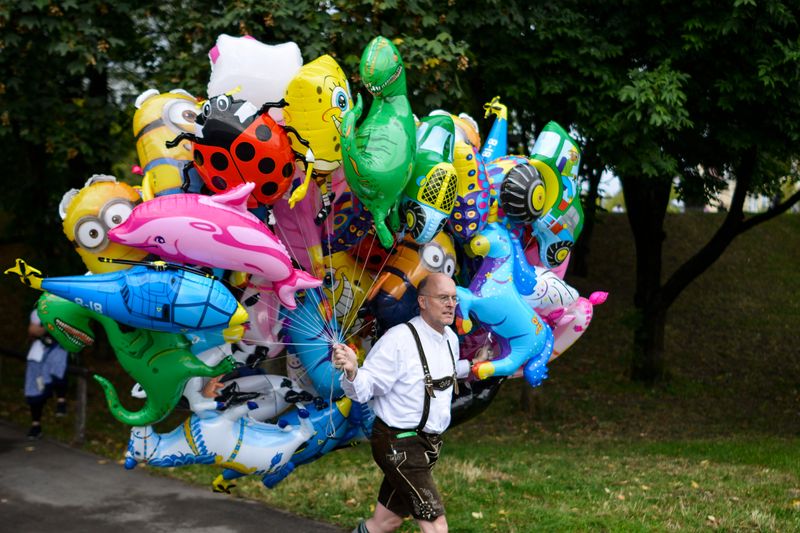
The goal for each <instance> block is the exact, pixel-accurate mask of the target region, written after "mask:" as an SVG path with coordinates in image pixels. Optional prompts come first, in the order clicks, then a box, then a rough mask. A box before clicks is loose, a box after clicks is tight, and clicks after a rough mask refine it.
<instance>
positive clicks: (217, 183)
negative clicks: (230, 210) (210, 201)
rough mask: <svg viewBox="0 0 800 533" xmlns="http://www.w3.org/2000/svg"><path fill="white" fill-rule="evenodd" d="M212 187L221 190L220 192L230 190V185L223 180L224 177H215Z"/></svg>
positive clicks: (212, 180) (212, 179)
mask: <svg viewBox="0 0 800 533" xmlns="http://www.w3.org/2000/svg"><path fill="white" fill-rule="evenodd" d="M211 185H213V186H214V187H216V188H217V189H219V190H220V191H224V190H225V189H227V188H228V183H227V182H226V181H225V180H224V179H222V176H214V177H213V178H211Z"/></svg>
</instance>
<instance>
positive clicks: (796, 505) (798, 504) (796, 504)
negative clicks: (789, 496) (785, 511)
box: [792, 500, 800, 511]
mask: <svg viewBox="0 0 800 533" xmlns="http://www.w3.org/2000/svg"><path fill="white" fill-rule="evenodd" d="M792 509H796V510H798V511H800V500H792Z"/></svg>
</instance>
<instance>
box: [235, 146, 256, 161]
mask: <svg viewBox="0 0 800 533" xmlns="http://www.w3.org/2000/svg"><path fill="white" fill-rule="evenodd" d="M255 156H256V149H255V148H253V145H252V144H250V143H247V142H244V143H242V144H240V145H239V146H237V147H236V157H238V158H239V160H240V161H250V160H251V159H253V158H254V157H255Z"/></svg>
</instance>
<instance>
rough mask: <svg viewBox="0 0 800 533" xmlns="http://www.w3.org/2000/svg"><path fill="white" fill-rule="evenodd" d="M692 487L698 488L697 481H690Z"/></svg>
mask: <svg viewBox="0 0 800 533" xmlns="http://www.w3.org/2000/svg"><path fill="white" fill-rule="evenodd" d="M692 488H693V489H699V488H700V485H699V484H698V483H697V481H692Z"/></svg>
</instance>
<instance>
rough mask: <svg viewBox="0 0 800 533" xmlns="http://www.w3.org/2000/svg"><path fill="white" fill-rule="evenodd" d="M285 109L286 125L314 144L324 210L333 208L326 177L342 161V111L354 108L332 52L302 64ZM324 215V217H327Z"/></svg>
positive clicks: (302, 191)
mask: <svg viewBox="0 0 800 533" xmlns="http://www.w3.org/2000/svg"><path fill="white" fill-rule="evenodd" d="M285 100H286V102H287V103H288V106H287V107H285V108H284V110H283V116H284V119H285V120H286V125H287V126H291V127H293V128H294V129H295V130H297V132H298V133H299V134H300V135H301V136H302V137H303V138H305V139H306V140H307V141H308V142H309V144H310V145H311V150H312V151H313V153H314V175H315V176H316V178H315V179H316V180H317V182H318V184H319V186H320V192H321V193H322V198H323V211H326V213H325V216H327V212H329V211H330V205H329V200H330V199H329V198H328V194H327V192H328V183H327V178H328V176H330V174H331V173H332V172H333V171H334V170H336V169H337V168H339V167H340V166H341V164H342V146H341V143H340V141H339V134H340V131H341V125H342V113H344V112H345V111H348V110H349V109H350V108H351V107H353V98H352V96H351V95H350V86H349V84H348V83H347V77H346V76H345V75H344V71H343V70H342V69H341V67H340V66H339V64H338V63H337V62H336V60H335V59H333V58H332V57H331V56H329V55H324V56H321V57H318V58H317V59H315V60H314V61H311V62H310V63H307V64H305V65H303V66H302V67H301V68H300V70H299V71H298V73H297V75H296V76H295V77H294V78H292V81H290V82H289V85H288V86H287V87H286V96H285ZM307 188H308V178H307V179H306V181H305V182H304V183H303V184H302V185H301V186H300V187H298V188H297V189H295V191H294V193H292V197H291V199H290V200H289V204H290V206H292V207H294V204H295V203H296V202H299V201H300V200H302V199H303V198H304V197H305V195H306V191H307ZM325 216H323V217H322V219H323V220H324V218H325Z"/></svg>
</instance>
